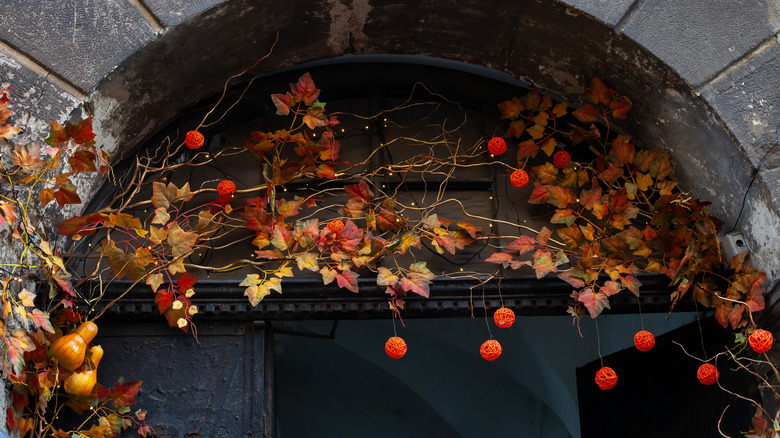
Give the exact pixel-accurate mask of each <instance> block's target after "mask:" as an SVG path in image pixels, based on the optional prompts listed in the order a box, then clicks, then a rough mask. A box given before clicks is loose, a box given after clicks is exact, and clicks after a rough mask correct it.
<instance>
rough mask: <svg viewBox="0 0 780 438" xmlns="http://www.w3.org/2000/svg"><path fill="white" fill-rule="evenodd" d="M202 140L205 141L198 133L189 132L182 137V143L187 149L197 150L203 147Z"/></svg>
mask: <svg viewBox="0 0 780 438" xmlns="http://www.w3.org/2000/svg"><path fill="white" fill-rule="evenodd" d="M204 140H205V139H204V138H203V134H201V133H200V132H198V131H189V132H187V135H186V136H185V137H184V143H186V144H187V147H188V148H190V149H197V148H199V147H201V146H203V141H204Z"/></svg>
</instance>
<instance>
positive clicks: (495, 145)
mask: <svg viewBox="0 0 780 438" xmlns="http://www.w3.org/2000/svg"><path fill="white" fill-rule="evenodd" d="M488 151H490V153H491V154H493V155H501V154H503V153H504V152H506V142H505V141H504V139H503V138H501V137H493V138H491V139H490V141H489V142H488Z"/></svg>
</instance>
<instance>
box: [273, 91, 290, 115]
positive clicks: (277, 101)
mask: <svg viewBox="0 0 780 438" xmlns="http://www.w3.org/2000/svg"><path fill="white" fill-rule="evenodd" d="M271 100H272V101H273V102H274V105H275V106H276V114H277V115H280V116H286V115H287V114H290V109H291V107H292V106H293V105H295V99H294V98H293V97H292V95H291V94H290V93H289V92H287V93H285V94H272V95H271Z"/></svg>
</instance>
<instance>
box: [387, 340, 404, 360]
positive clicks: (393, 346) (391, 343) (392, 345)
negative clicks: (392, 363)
mask: <svg viewBox="0 0 780 438" xmlns="http://www.w3.org/2000/svg"><path fill="white" fill-rule="evenodd" d="M385 353H387V355H388V356H390V357H392V358H393V359H400V358H402V357H404V354H406V342H404V340H403V339H402V338H399V337H398V336H393V337H391V338H390V339H388V340H387V342H385Z"/></svg>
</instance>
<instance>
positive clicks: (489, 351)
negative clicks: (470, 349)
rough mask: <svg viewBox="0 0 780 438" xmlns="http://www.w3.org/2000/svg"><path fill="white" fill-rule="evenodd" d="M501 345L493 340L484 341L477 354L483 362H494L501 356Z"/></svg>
mask: <svg viewBox="0 0 780 438" xmlns="http://www.w3.org/2000/svg"><path fill="white" fill-rule="evenodd" d="M501 351H502V350H501V344H499V343H498V341H496V340H495V339H491V340H489V341H485V342H484V343H483V344H482V346H481V347H479V354H481V355H482V358H483V359H485V360H496V359H498V357H499V356H501Z"/></svg>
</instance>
